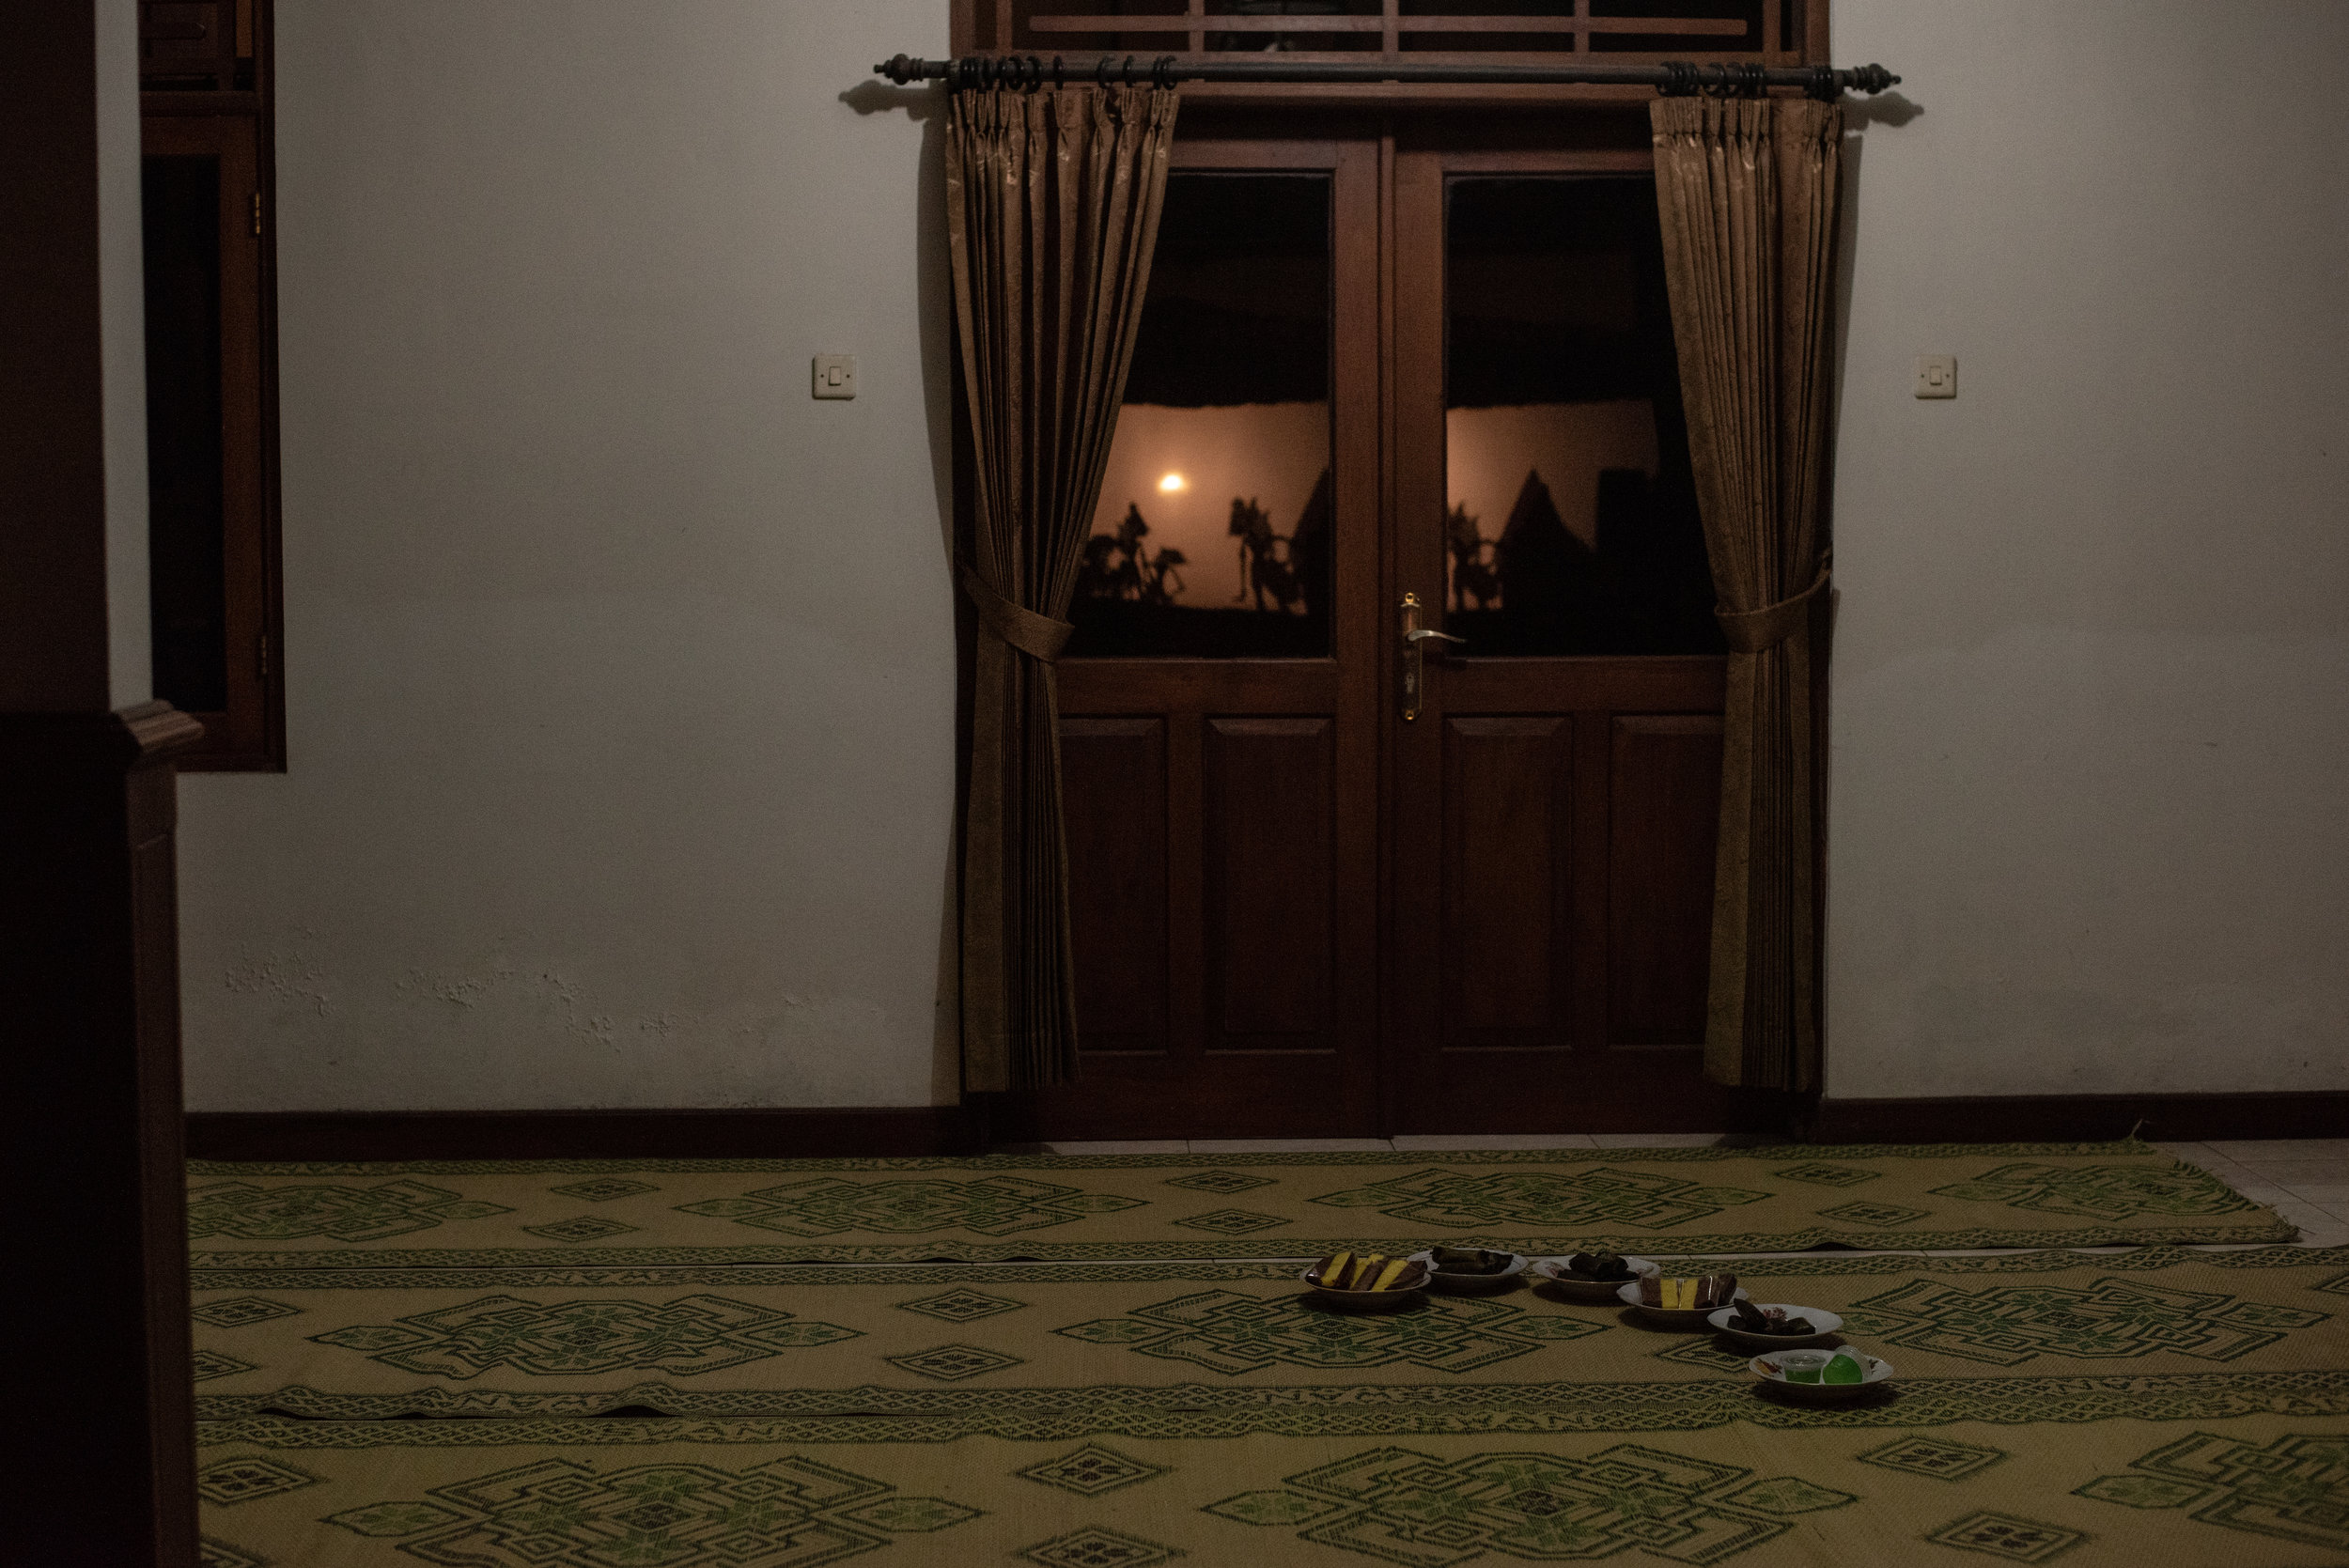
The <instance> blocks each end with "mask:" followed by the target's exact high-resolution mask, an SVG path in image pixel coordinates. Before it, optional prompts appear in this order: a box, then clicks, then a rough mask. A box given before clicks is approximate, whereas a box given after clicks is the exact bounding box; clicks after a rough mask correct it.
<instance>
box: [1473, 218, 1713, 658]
mask: <svg viewBox="0 0 2349 1568" xmlns="http://www.w3.org/2000/svg"><path fill="white" fill-rule="evenodd" d="M1444 205H1445V219H1444V326H1445V354H1444V360H1445V363H1444V438H1445V439H1444V449H1445V505H1447V507H1448V508H1449V513H1448V516H1447V518H1446V520H1445V542H1446V546H1447V550H1448V554H1449V561H1448V567H1447V575H1448V578H1449V582H1448V587H1447V593H1448V598H1447V602H1446V615H1445V622H1444V624H1445V627H1446V629H1449V630H1451V631H1453V632H1455V633H1456V634H1458V635H1461V636H1464V637H1466V638H1467V639H1468V644H1467V645H1466V646H1465V647H1461V648H1458V649H1456V650H1455V652H1456V653H1458V654H1460V655H1462V656H1465V657H1469V658H1475V657H1478V656H1492V655H1519V656H1522V655H1530V654H1531V655H1538V654H1667V653H1719V651H1721V648H1722V645H1723V644H1722V643H1721V637H1720V630H1719V627H1718V626H1717V625H1716V624H1715V622H1714V619H1713V603H1714V598H1713V582H1712V576H1711V573H1710V571H1709V569H1708V568H1707V567H1706V565H1705V559H1704V536H1703V530H1702V528H1701V527H1700V525H1699V523H1698V520H1697V508H1696V491H1695V486H1694V483H1693V481H1692V480H1691V478H1690V475H1689V472H1688V425H1687V421H1686V420H1685V419H1684V417H1683V416H1682V413H1681V408H1680V370H1679V365H1678V362H1677V361H1676V360H1675V358H1674V357H1673V353H1672V319H1671V315H1670V311H1669V309H1668V307H1667V303H1666V300H1665V294H1664V260H1663V247H1662V237H1661V234H1660V232H1659V231H1658V229H1657V217H1656V186H1655V182H1654V181H1653V180H1652V179H1649V178H1648V177H1646V176H1644V175H1642V176H1638V177H1635V178H1590V177H1563V176H1546V177H1535V178H1520V177H1509V178H1489V177H1483V176H1458V177H1455V178H1454V179H1451V180H1449V181H1448V182H1447V185H1446V191H1445V204H1444Z"/></svg>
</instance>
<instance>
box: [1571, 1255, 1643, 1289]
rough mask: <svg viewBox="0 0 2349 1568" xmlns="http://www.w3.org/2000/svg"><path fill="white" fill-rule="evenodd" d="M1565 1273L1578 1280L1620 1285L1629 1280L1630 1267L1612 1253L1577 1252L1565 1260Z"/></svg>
mask: <svg viewBox="0 0 2349 1568" xmlns="http://www.w3.org/2000/svg"><path fill="white" fill-rule="evenodd" d="M1565 1272H1566V1273H1568V1274H1570V1275H1572V1276H1573V1277H1574V1278H1576V1279H1578V1280H1590V1281H1595V1282H1598V1283H1603V1284H1621V1283H1622V1282H1623V1281H1626V1280H1628V1279H1630V1278H1631V1265H1629V1264H1627V1263H1626V1262H1624V1261H1623V1259H1622V1258H1621V1257H1619V1256H1617V1255H1616V1254H1615V1253H1613V1252H1577V1253H1575V1254H1574V1256H1572V1257H1570V1258H1568V1259H1567V1260H1566V1266H1565Z"/></svg>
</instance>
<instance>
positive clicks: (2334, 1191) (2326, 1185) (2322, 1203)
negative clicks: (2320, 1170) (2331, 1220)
mask: <svg viewBox="0 0 2349 1568" xmlns="http://www.w3.org/2000/svg"><path fill="white" fill-rule="evenodd" d="M2278 1185H2279V1186H2280V1187H2282V1188H2283V1189H2284V1190H2285V1191H2286V1192H2289V1193H2291V1194H2292V1196H2293V1197H2295V1198H2296V1199H2298V1200H2299V1201H2300V1202H2301V1203H2313V1204H2315V1205H2316V1206H2317V1207H2318V1208H2321V1209H2323V1210H2324V1211H2325V1212H2326V1214H2332V1215H2341V1214H2349V1182H2281V1183H2279V1184H2278Z"/></svg>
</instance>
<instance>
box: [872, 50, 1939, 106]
mask: <svg viewBox="0 0 2349 1568" xmlns="http://www.w3.org/2000/svg"><path fill="white" fill-rule="evenodd" d="M873 74H875V75H876V76H886V77H887V78H889V80H891V81H892V82H894V83H896V84H897V85H900V86H903V85H906V84H908V83H910V82H943V83H945V84H946V85H947V86H948V88H949V89H951V90H957V91H959V90H960V89H962V88H965V87H991V86H995V85H999V84H1000V85H1003V86H1014V87H1039V86H1042V85H1045V84H1046V83H1048V82H1049V83H1050V84H1051V85H1055V86H1059V85H1065V84H1068V83H1078V84H1082V83H1085V82H1092V83H1094V84H1096V85H1103V86H1106V85H1111V84H1112V83H1123V84H1125V85H1128V86H1135V85H1143V84H1145V83H1146V84H1148V85H1152V86H1159V87H1172V86H1174V85H1176V84H1177V83H1181V82H1444V83H1466V82H1479V83H1514V84H1518V85H1542V86H1548V85H1560V84H1568V83H1572V84H1578V85H1580V84H1588V85H1598V86H1623V87H1654V88H1655V89H1656V90H1657V92H1659V93H1662V94H1664V95H1665V96H1666V97H1668V98H1685V97H1688V96H1689V95H1691V94H1695V93H1700V92H1702V93H1709V94H1712V95H1714V96H1716V97H1723V98H1729V97H1744V98H1758V97H1760V96H1761V95H1762V93H1763V92H1764V91H1766V89H1768V88H1771V87H1799V88H1801V89H1802V90H1803V91H1804V92H1805V93H1806V94H1808V95H1809V96H1811V97H1812V98H1816V99H1820V100H1823V101H1832V100H1834V99H1835V98H1836V96H1837V95H1839V94H1841V93H1843V92H1845V91H1851V92H1862V93H1880V92H1882V91H1884V90H1885V89H1886V88H1887V87H1890V86H1891V85H1894V84H1895V83H1897V82H1899V81H1900V78H1899V77H1897V76H1895V75H1893V74H1892V73H1891V72H1890V71H1889V70H1885V69H1884V68H1883V67H1882V66H1875V65H1869V66H1857V67H1852V68H1849V69H1845V70H1838V69H1836V68H1835V67H1832V66H1763V65H1760V64H1756V63H1750V62H1741V63H1735V64H1731V63H1726V62H1723V63H1716V64H1713V65H1698V64H1696V63H1695V62H1693V61H1689V60H1667V61H1665V62H1664V63H1663V64H1662V65H1656V66H1619V67H1615V68H1612V69H1610V68H1607V67H1598V66H1521V65H1490V66H1462V65H1423V64H1419V63H1416V62H1409V61H1400V60H1380V61H1377V62H1375V63H1364V64H1361V65H1356V64H1354V63H1352V62H1351V61H1324V60H1311V61H1308V60H1299V61H1296V62H1292V63H1283V62H1281V61H1278V60H1270V59H1254V60H1187V59H1184V58H1182V57H1181V56H1179V55H1175V54H1160V55H1158V56H1156V57H1155V58H1152V59H1148V60H1145V59H1143V57H1142V56H1140V55H1138V54H1127V55H1123V56H1120V55H1116V54H1099V55H1076V56H1068V57H1064V56H1062V55H1059V54H1055V55H1053V56H1052V57H1051V58H1050V60H1046V59H1043V58H1041V57H1039V56H1037V55H1034V54H965V55H963V56H962V57H961V58H959V59H953V60H922V59H915V58H913V57H911V56H910V55H905V54H899V55H897V56H895V57H894V58H893V59H890V60H886V61H884V62H882V63H881V64H879V65H877V66H875V67H874V68H873Z"/></svg>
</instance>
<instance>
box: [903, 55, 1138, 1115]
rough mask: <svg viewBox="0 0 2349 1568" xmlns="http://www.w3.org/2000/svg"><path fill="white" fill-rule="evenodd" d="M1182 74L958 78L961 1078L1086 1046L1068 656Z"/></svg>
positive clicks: (1050, 1080)
mask: <svg viewBox="0 0 2349 1568" xmlns="http://www.w3.org/2000/svg"><path fill="white" fill-rule="evenodd" d="M1174 134H1175V93H1174V92H1173V91H1171V90H1167V89H1162V88H1154V87H1114V86H1113V87H1096V86H1084V87H1070V88H1056V89H1039V90H1027V91H1023V90H1021V89H1019V88H1016V87H996V88H988V89H985V90H965V91H961V92H957V93H956V94H954V95H953V98H952V106H951V109H950V111H949V114H948V117H947V122H946V234H947V247H948V253H949V256H950V258H951V260H952V263H953V268H954V286H955V322H956V330H957V333H958V334H959V342H960V348H961V354H962V372H963V393H964V396H965V399H966V401H967V404H968V409H969V414H970V427H971V432H972V440H973V457H974V459H975V474H974V483H973V485H972V504H973V505H972V530H971V535H970V537H969V540H968V542H967V546H966V553H965V554H964V556H963V559H962V560H961V561H959V562H958V563H957V575H958V577H959V580H960V582H961V584H962V589H963V592H964V594H965V595H966V596H967V597H968V598H970V600H971V603H972V609H973V611H974V613H975V617H976V619H977V621H978V625H979V636H978V647H977V657H976V662H975V665H974V668H973V671H972V689H973V694H972V713H971V793H970V800H969V802H968V810H967V815H966V818H965V824H964V836H963V863H962V872H963V875H962V911H963V913H962V1024H963V1087H964V1088H965V1089H967V1090H972V1091H994V1090H1011V1089H1035V1088H1042V1087H1045V1086H1048V1085H1050V1084H1054V1083H1060V1082H1065V1081H1066V1080H1067V1079H1071V1078H1073V1077H1074V1076H1075V1073H1076V1066H1077V1009H1076V988H1075V976H1074V972H1073V965H1072V962H1071V957H1070V943H1069V926H1068V851H1067V844H1066V831H1065V829H1064V826H1063V817H1062V807H1061V766H1060V737H1059V718H1058V711H1057V703H1056V700H1055V694H1054V685H1053V676H1052V661H1053V660H1055V659H1056V658H1058V657H1059V655H1060V650H1061V648H1062V646H1063V645H1064V644H1066V642H1067V640H1068V634H1069V631H1070V627H1069V625H1068V622H1067V620H1066V614H1067V611H1068V601H1069V598H1070V597H1071V596H1072V595H1073V593H1074V592H1075V589H1076V582H1077V572H1078V566H1079V563H1080V558H1081V551H1082V549H1083V545H1084V540H1085V536H1086V535H1088V534H1089V533H1091V532H1092V527H1093V511H1094V505H1095V503H1096V501H1097V498H1098V496H1099V494H1100V489H1101V473H1102V467H1103V464H1104V463H1105V462H1106V461H1107V459H1108V457H1109V449H1110V440H1111V437H1112V434H1114V432H1115V430H1116V427H1117V410H1118V404H1119V402H1120V401H1121V400H1122V399H1123V397H1124V395H1125V387H1126V372H1127V368H1128V365H1129V364H1130V363H1131V360H1132V356H1133V343H1134V333H1135V329H1136V327H1137V325H1138V324H1139V322H1140V320H1141V318H1142V304H1143V291H1144V288H1145V287H1146V285H1147V283H1148V281H1149V274H1150V256H1151V252H1152V250H1153V248H1154V247H1155V245H1156V243H1157V240H1158V225H1159V206H1160V204H1161V202H1162V201H1163V199H1164V197H1165V194H1166V170H1167V152H1168V148H1169V147H1170V145H1171V144H1172V142H1173V140H1174Z"/></svg>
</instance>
